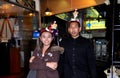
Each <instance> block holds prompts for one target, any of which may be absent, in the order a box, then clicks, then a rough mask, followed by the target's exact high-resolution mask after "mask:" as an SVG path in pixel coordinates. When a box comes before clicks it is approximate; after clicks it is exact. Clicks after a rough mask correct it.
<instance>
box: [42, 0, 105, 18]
mask: <svg viewBox="0 0 120 78" xmlns="http://www.w3.org/2000/svg"><path fill="white" fill-rule="evenodd" d="M104 2H105V0H41V13H42V16H45V14H44V12H45V10H46V8H49V9H50V10H51V11H52V15H54V14H59V13H63V12H68V11H73V10H74V9H83V8H87V7H91V6H97V5H100V4H104Z"/></svg>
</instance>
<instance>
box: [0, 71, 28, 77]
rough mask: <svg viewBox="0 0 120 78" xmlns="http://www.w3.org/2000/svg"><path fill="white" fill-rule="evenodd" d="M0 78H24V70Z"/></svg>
mask: <svg viewBox="0 0 120 78" xmlns="http://www.w3.org/2000/svg"><path fill="white" fill-rule="evenodd" d="M0 78H26V74H25V72H24V70H21V72H20V73H16V74H10V75H6V76H0Z"/></svg>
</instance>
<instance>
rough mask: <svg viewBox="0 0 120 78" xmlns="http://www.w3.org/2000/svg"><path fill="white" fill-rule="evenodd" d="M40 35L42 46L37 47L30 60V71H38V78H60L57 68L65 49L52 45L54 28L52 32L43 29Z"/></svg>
mask: <svg viewBox="0 0 120 78" xmlns="http://www.w3.org/2000/svg"><path fill="white" fill-rule="evenodd" d="M54 25H55V26H56V25H57V24H56V23H54V24H51V25H50V26H54ZM49 28H50V27H49ZM54 30H55V29H54ZM40 34H41V35H40V40H41V42H42V46H41V47H37V48H36V49H35V51H34V53H33V55H32V57H31V58H30V61H29V62H30V69H31V70H36V78H59V76H58V71H57V69H56V68H57V63H58V61H59V55H60V52H61V51H62V50H63V48H61V47H59V46H53V45H52V41H53V36H54V35H55V33H53V31H52V28H50V30H49V29H48V28H45V29H42V30H41V33H40Z"/></svg>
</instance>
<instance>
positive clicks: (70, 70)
mask: <svg viewBox="0 0 120 78" xmlns="http://www.w3.org/2000/svg"><path fill="white" fill-rule="evenodd" d="M67 30H68V33H69V35H70V36H69V37H67V38H65V39H63V40H62V41H61V46H63V47H64V54H63V56H62V57H61V59H62V60H60V63H63V64H64V65H63V67H64V68H63V71H64V78H97V77H96V63H95V56H94V50H93V45H92V44H91V42H90V40H88V39H86V38H83V37H81V36H80V31H81V26H80V23H79V22H78V21H70V22H69V24H68V28H67ZM63 60H64V61H63ZM59 66H60V67H59V69H60V68H62V67H61V66H62V64H60V65H59ZM59 72H60V75H61V72H62V70H61V69H60V71H59Z"/></svg>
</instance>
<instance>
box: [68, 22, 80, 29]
mask: <svg viewBox="0 0 120 78" xmlns="http://www.w3.org/2000/svg"><path fill="white" fill-rule="evenodd" d="M74 22H75V23H77V24H78V26H79V27H81V26H80V22H78V21H69V22H68V25H67V28H69V27H70V24H71V23H74Z"/></svg>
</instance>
